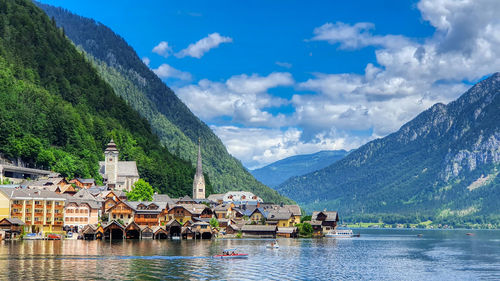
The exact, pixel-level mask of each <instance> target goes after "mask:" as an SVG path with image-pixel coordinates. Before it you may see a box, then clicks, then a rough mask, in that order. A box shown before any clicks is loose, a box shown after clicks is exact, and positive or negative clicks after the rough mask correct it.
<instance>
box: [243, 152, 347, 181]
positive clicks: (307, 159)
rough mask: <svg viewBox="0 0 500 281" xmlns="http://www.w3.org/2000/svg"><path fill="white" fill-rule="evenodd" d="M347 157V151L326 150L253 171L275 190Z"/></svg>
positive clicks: (252, 171)
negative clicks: (292, 178)
mask: <svg viewBox="0 0 500 281" xmlns="http://www.w3.org/2000/svg"><path fill="white" fill-rule="evenodd" d="M346 155H347V151H345V150H324V151H320V152H317V153H313V154H304V155H295V156H292V157H288V158H285V159H281V160H279V161H276V162H274V163H271V164H269V165H267V166H265V167H262V168H259V169H255V170H251V171H250V173H251V174H252V175H253V176H254V177H255V178H256V179H257V180H259V181H260V182H262V183H263V184H265V185H267V186H269V187H272V188H275V187H277V186H278V185H280V184H281V183H283V182H284V181H286V180H287V179H289V178H291V177H295V176H301V175H305V174H307V173H310V172H313V171H316V170H320V169H323V168H325V167H327V166H330V165H331V164H333V163H335V162H337V161H338V160H340V159H342V158H344V157H345V156H346Z"/></svg>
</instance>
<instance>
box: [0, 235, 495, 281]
mask: <svg viewBox="0 0 500 281" xmlns="http://www.w3.org/2000/svg"><path fill="white" fill-rule="evenodd" d="M360 232H361V234H362V235H361V237H360V238H353V239H343V240H335V239H326V238H323V239H280V249H277V250H275V249H267V248H266V247H265V245H266V244H267V243H269V240H262V239H251V240H250V239H230V240H229V239H227V240H225V239H219V240H212V241H166V240H150V241H148V240H143V241H113V242H111V243H110V242H109V241H80V240H65V241H23V242H16V241H12V242H10V241H3V242H1V243H0V279H1V280H6V279H8V280H21V279H45V280H61V279H66V280H67V279H73V280H74V279H78V280H82V279H92V280H99V279H100V280H102V279H116V280H118V279H119V280H121V279H134V280H165V279H169V280H171V279H181V280H185V279H193V280H199V279H217V280H424V279H426V280H478V279H491V280H500V231H474V233H475V234H476V235H474V236H466V235H465V233H466V232H467V231H460V230H453V231H450V230H448V231H437V230H434V231H423V230H420V231H419V230H416V231H411V230H360ZM469 232H470V231H469ZM418 233H422V234H423V237H417V234H418ZM224 248H238V249H239V250H240V251H241V252H245V253H249V258H248V259H244V260H218V259H212V258H210V257H211V256H212V255H215V254H218V253H220V252H221V250H222V249H224Z"/></svg>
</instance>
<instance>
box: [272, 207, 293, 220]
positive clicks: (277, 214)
mask: <svg viewBox="0 0 500 281" xmlns="http://www.w3.org/2000/svg"><path fill="white" fill-rule="evenodd" d="M291 216H292V213H291V212H289V211H288V209H286V211H285V210H273V211H270V212H269V213H268V214H267V219H268V220H287V219H289V218H290V217H291Z"/></svg>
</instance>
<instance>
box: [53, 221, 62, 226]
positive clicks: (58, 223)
mask: <svg viewBox="0 0 500 281" xmlns="http://www.w3.org/2000/svg"><path fill="white" fill-rule="evenodd" d="M54 224H55V225H63V222H62V221H56V222H54Z"/></svg>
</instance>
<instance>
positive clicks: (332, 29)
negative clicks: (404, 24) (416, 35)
mask: <svg viewBox="0 0 500 281" xmlns="http://www.w3.org/2000/svg"><path fill="white" fill-rule="evenodd" d="M374 28H375V25H374V24H372V23H369V22H360V23H356V24H354V25H349V24H345V23H343V22H337V23H334V24H333V23H325V24H324V25H322V26H320V27H318V28H315V29H314V37H313V38H312V39H311V40H313V41H328V43H330V44H337V43H339V44H340V48H341V49H359V48H363V47H366V46H381V47H385V48H398V47H400V46H404V45H407V44H408V40H407V39H406V38H405V37H404V36H400V35H385V36H376V35H372V34H371V33H370V30H372V29H374Z"/></svg>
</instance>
